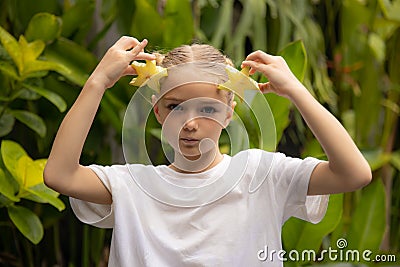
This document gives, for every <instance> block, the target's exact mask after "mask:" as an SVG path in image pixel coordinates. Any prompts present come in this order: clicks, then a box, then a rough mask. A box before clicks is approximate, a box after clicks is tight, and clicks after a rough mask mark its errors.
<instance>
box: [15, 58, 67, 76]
mask: <svg viewBox="0 0 400 267" xmlns="http://www.w3.org/2000/svg"><path fill="white" fill-rule="evenodd" d="M48 70H53V71H56V72H58V73H60V74H61V75H64V76H68V75H71V70H70V69H68V68H67V67H66V66H64V65H62V64H60V63H58V62H52V61H44V60H35V61H30V62H28V63H26V65H25V67H24V73H23V75H24V76H25V77H24V78H27V77H35V73H37V72H42V71H48Z"/></svg>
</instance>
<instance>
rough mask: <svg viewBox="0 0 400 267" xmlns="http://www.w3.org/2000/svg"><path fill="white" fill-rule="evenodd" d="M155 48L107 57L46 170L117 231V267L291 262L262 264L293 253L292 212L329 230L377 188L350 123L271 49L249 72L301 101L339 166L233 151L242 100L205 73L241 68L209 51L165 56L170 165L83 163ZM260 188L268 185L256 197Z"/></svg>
mask: <svg viewBox="0 0 400 267" xmlns="http://www.w3.org/2000/svg"><path fill="white" fill-rule="evenodd" d="M146 45H147V41H146V40H143V41H142V42H139V41H138V40H136V39H135V38H132V37H122V38H121V39H120V40H118V41H117V42H116V43H115V44H114V45H113V46H112V47H111V48H110V49H109V50H108V51H107V53H106V54H105V56H104V57H103V59H102V60H101V61H100V63H99V65H98V66H97V67H96V69H95V70H94V71H93V73H92V75H91V76H90V77H89V79H88V80H87V82H86V84H85V86H84V87H83V89H82V92H81V94H80V95H79V97H78V98H77V100H76V102H75V103H74V105H73V106H72V108H71V109H70V111H69V112H68V114H67V115H66V117H65V119H64V121H63V122H62V124H61V126H60V129H59V131H58V133H57V136H56V138H55V140H54V144H53V148H52V151H51V153H50V156H49V159H48V162H47V165H46V168H45V171H44V179H45V182H46V184H47V185H48V186H49V187H51V188H53V189H55V190H56V191H58V192H60V193H62V194H65V195H68V196H70V197H71V198H70V200H71V205H72V208H73V209H74V212H75V214H76V215H77V216H78V218H79V219H80V220H81V221H83V222H85V223H88V224H92V225H95V226H98V227H105V228H113V237H112V244H111V252H110V258H109V266H265V265H267V266H282V262H280V261H279V259H277V258H273V257H272V258H271V257H270V258H268V259H266V258H265V257H264V259H263V261H262V260H260V255H259V254H260V253H259V252H260V249H264V248H268V250H270V251H272V250H275V251H279V250H280V249H281V248H282V245H281V227H282V225H283V223H284V222H285V221H286V220H287V219H288V218H289V217H291V216H296V217H298V218H301V219H304V220H308V221H311V222H313V223H317V222H319V221H320V220H321V219H322V218H323V216H324V214H325V211H326V207H327V203H328V195H329V194H335V193H340V192H347V191H352V190H356V189H358V188H361V187H362V186H365V185H366V184H368V183H369V182H370V180H371V170H370V168H369V166H368V164H367V162H366V160H365V159H364V158H363V156H362V154H361V153H360V151H359V150H358V149H357V147H356V145H355V144H354V142H353V141H352V140H351V138H350V137H349V135H348V134H347V132H346V131H345V129H344V128H343V127H342V125H341V124H340V123H339V122H338V121H337V120H336V119H335V118H334V116H333V115H332V114H330V113H329V112H328V111H327V110H326V109H325V108H323V107H322V106H321V105H320V104H319V103H318V102H317V101H316V100H315V99H314V98H313V97H312V95H311V94H310V93H309V92H308V90H307V89H306V88H305V87H304V86H303V85H302V84H301V83H300V82H299V81H298V80H297V79H296V77H295V76H294V75H293V74H292V72H291V71H290V69H289V67H288V66H287V64H286V62H285V61H284V60H283V58H281V57H276V56H271V55H268V54H266V53H264V52H262V51H256V52H254V53H251V54H250V55H248V56H247V58H246V60H245V61H243V63H242V67H250V74H253V73H255V72H261V73H262V74H263V75H265V76H266V77H267V78H268V80H269V82H268V83H264V84H259V85H258V86H259V89H260V90H261V91H262V92H263V93H275V94H278V95H280V96H283V97H286V98H288V99H290V101H292V103H293V104H294V105H295V106H296V107H297V109H298V110H299V111H300V113H301V114H302V116H303V118H304V120H305V121H306V123H307V125H308V126H309V127H310V129H311V130H312V132H313V133H314V135H315V136H316V138H317V139H318V141H319V142H320V144H321V146H322V147H323V149H324V151H325V153H326V155H327V157H328V161H320V160H317V159H315V158H306V159H304V160H302V159H297V158H290V157H286V156H285V155H283V154H281V153H272V152H267V151H262V150H258V149H248V150H245V151H242V152H240V153H237V154H236V155H234V156H232V157H230V156H228V155H224V154H222V153H221V152H220V151H219V148H218V139H219V136H220V134H221V131H222V129H223V128H224V127H226V126H227V125H228V123H229V121H230V119H231V117H232V112H233V109H234V107H235V102H234V101H233V97H232V93H229V92H228V91H224V90H219V89H217V86H218V84H220V83H221V82H226V79H225V80H224V78H222V80H223V81H216V80H213V79H214V78H208V77H206V74H204V76H203V70H204V73H207V71H206V70H208V68H209V67H210V66H213V65H214V66H219V65H221V64H223V66H225V65H230V64H231V63H230V61H229V60H228V59H227V58H226V57H225V56H224V55H222V54H221V53H220V52H219V51H218V50H216V49H214V48H213V47H211V46H208V45H191V46H182V47H179V48H176V49H174V50H172V51H170V52H169V53H168V54H167V55H165V57H164V58H163V59H160V58H159V61H160V62H159V64H160V65H161V66H163V67H166V68H168V72H169V74H168V77H166V78H165V79H164V80H163V79H161V80H160V94H158V95H155V96H154V97H153V105H154V113H155V115H156V118H157V120H158V121H159V122H160V123H161V124H162V127H163V132H164V134H165V136H166V139H167V141H168V142H169V143H170V144H171V146H172V147H173V148H174V160H173V162H172V163H171V164H170V165H168V166H166V165H162V166H151V165H146V166H145V165H141V164H125V165H113V166H106V167H105V166H98V165H91V166H82V165H80V164H79V157H80V154H81V151H82V147H83V145H84V142H85V139H86V136H87V134H88V131H89V129H90V126H91V124H92V122H93V118H94V116H95V113H96V111H97V109H98V106H99V103H100V101H101V98H102V96H103V94H104V92H105V90H106V89H108V88H110V87H112V86H113V85H114V83H115V82H116V81H117V80H118V79H119V78H120V77H121V76H123V75H133V74H135V70H134V69H133V68H132V67H131V66H129V64H130V62H131V61H132V60H155V59H156V56H155V55H151V54H148V53H145V52H144V48H145V46H146ZM203 63H204V64H203ZM186 66H187V67H190V70H193V71H190V72H187V71H186V72H185V70H187V69H188V68H186ZM202 66H203V67H202ZM177 67H181V68H180V69H179V71H177V72H176V73H177V75H176V76H174V70H176V69H175V68H177ZM217 69H218V68H217ZM170 70H171V71H170ZM217 72H218V70H217ZM222 76H223V75H222ZM174 77H176V79H175V78H174ZM216 77H221V76H220V75H219V74H218V75H217V76H216ZM174 79H175V80H174ZM182 79H183V81H182ZM254 181H256V182H257V185H258V186H257V188H256V190H249V188H251V184H252V183H253V182H254ZM159 186H160V188H158V189H159V190H158V191H157V190H155V191H151V190H152V189H153V188H156V189H157V187H159Z"/></svg>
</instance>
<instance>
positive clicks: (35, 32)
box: [25, 13, 61, 43]
mask: <svg viewBox="0 0 400 267" xmlns="http://www.w3.org/2000/svg"><path fill="white" fill-rule="evenodd" d="M60 34H61V19H60V18H58V17H57V16H55V15H53V14H49V13H37V14H35V15H34V16H33V18H32V19H31V20H30V22H29V24H28V28H27V29H26V31H25V37H26V39H27V40H28V41H33V40H37V39H39V40H42V41H44V42H46V43H47V42H50V41H53V40H54V39H56V38H58V37H59V36H60Z"/></svg>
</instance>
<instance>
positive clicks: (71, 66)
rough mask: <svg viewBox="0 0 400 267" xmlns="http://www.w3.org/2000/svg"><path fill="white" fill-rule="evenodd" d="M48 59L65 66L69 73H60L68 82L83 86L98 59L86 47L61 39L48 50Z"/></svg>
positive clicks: (46, 54)
mask: <svg viewBox="0 0 400 267" xmlns="http://www.w3.org/2000/svg"><path fill="white" fill-rule="evenodd" d="M45 56H46V59H47V60H49V61H52V62H57V63H58V64H60V65H63V66H64V67H65V68H67V69H68V71H61V70H60V71H59V73H60V74H62V75H63V76H65V77H66V78H67V79H68V80H70V81H72V82H74V83H75V84H77V85H80V86H83V85H84V83H85V82H86V80H87V78H88V76H89V75H88V74H89V73H90V72H91V71H92V70H93V69H94V67H95V66H96V64H97V59H96V58H95V57H94V55H93V54H92V53H90V52H89V51H87V50H86V49H85V48H84V47H82V46H80V45H78V44H76V43H74V42H72V41H71V40H68V39H64V38H62V37H60V38H59V39H58V40H57V41H56V42H54V43H53V44H51V45H50V46H48V47H47V48H46V51H45Z"/></svg>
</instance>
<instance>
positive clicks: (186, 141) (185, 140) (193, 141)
mask: <svg viewBox="0 0 400 267" xmlns="http://www.w3.org/2000/svg"><path fill="white" fill-rule="evenodd" d="M180 140H181V141H182V142H183V143H184V144H187V145H195V144H197V143H198V142H199V141H200V140H199V139H196V138H191V137H181V138H180Z"/></svg>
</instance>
